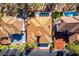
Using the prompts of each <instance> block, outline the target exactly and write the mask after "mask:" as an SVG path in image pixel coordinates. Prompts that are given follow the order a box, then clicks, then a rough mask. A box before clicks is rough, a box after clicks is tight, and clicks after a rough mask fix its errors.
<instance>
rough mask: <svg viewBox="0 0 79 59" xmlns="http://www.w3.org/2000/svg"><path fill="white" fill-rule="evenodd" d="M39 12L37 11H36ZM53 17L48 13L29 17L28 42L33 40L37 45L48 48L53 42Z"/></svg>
mask: <svg viewBox="0 0 79 59" xmlns="http://www.w3.org/2000/svg"><path fill="white" fill-rule="evenodd" d="M36 14H37V13H36ZM51 34H52V18H51V16H49V15H48V13H45V14H44V12H43V13H42V12H41V13H39V15H38V16H35V17H32V18H29V20H28V27H27V42H33V43H35V44H36V45H37V47H40V49H41V48H46V47H47V48H48V45H49V44H50V43H51V42H52V35H51Z"/></svg>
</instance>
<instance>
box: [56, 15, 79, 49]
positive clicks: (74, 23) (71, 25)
mask: <svg viewBox="0 0 79 59" xmlns="http://www.w3.org/2000/svg"><path fill="white" fill-rule="evenodd" d="M56 30H57V31H56V32H55V38H56V40H59V39H63V40H64V41H65V43H69V42H74V41H76V40H78V33H79V16H74V17H65V16H64V17H60V18H59V20H58V22H57V23H56ZM72 38H73V39H72ZM64 45H65V44H64ZM64 45H63V46H64ZM62 49H63V48H62Z"/></svg>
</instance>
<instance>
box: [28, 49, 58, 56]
mask: <svg viewBox="0 0 79 59" xmlns="http://www.w3.org/2000/svg"><path fill="white" fill-rule="evenodd" d="M56 55H57V51H52V52H51V53H49V51H48V50H39V51H36V50H33V51H31V53H29V54H28V56H56Z"/></svg>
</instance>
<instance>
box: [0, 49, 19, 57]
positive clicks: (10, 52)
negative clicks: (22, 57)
mask: <svg viewBox="0 0 79 59" xmlns="http://www.w3.org/2000/svg"><path fill="white" fill-rule="evenodd" d="M10 55H15V56H19V51H18V50H17V49H16V50H14V49H10V50H8V49H5V50H3V51H1V52H0V56H10Z"/></svg>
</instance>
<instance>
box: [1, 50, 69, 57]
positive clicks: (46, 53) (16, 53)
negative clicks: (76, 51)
mask: <svg viewBox="0 0 79 59" xmlns="http://www.w3.org/2000/svg"><path fill="white" fill-rule="evenodd" d="M7 51H8V49H5V50H3V51H1V52H0V56H5V55H6V56H19V55H20V51H19V50H18V49H16V50H15V51H14V49H10V50H9V51H8V52H7ZM28 51H29V50H28ZM12 52H13V53H12ZM66 52H67V51H66ZM67 53H68V52H67ZM12 54H13V55H12ZM23 56H65V53H64V54H63V53H60V52H58V51H52V52H51V53H49V50H32V51H29V53H28V54H27V55H26V54H25V52H24V54H23Z"/></svg>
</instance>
